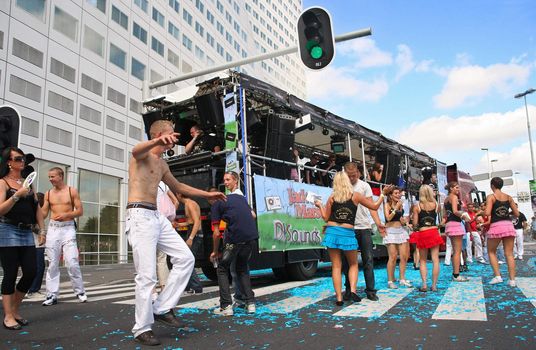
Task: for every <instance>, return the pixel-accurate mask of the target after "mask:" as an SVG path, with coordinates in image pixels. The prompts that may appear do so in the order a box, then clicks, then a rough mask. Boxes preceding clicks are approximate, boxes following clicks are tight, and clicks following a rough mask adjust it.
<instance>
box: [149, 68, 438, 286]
mask: <svg viewBox="0 0 536 350" xmlns="http://www.w3.org/2000/svg"><path fill="white" fill-rule="evenodd" d="M144 107H145V112H144V114H143V121H144V125H145V131H146V133H147V135H149V128H150V125H151V124H152V123H153V122H154V121H155V120H159V119H168V120H171V121H172V122H173V123H174V125H175V131H176V132H178V133H180V136H179V140H178V145H177V146H176V147H175V148H174V149H173V150H171V152H169V153H168V154H166V155H165V158H166V161H167V163H168V165H169V167H170V169H171V172H172V174H173V175H174V176H175V177H176V178H177V179H178V180H179V181H180V182H183V183H186V184H189V185H191V186H194V187H196V188H200V189H208V188H209V187H213V186H215V187H216V188H219V189H220V190H224V188H223V186H222V181H223V180H222V179H223V174H224V172H225V171H235V172H237V173H238V174H239V176H240V179H241V190H242V192H243V194H244V196H245V197H246V199H247V200H248V203H249V204H250V206H251V208H252V209H253V210H254V211H255V213H256V215H257V227H258V230H259V236H260V237H259V240H258V249H257V250H256V251H255V253H254V256H253V257H252V259H251V266H250V268H251V269H252V270H255V269H266V268H270V269H272V270H273V272H274V274H275V275H276V276H277V277H280V278H290V279H297V280H304V279H308V278H311V277H312V276H313V275H314V273H315V272H316V270H317V266H318V263H319V261H329V257H328V254H327V251H326V249H325V248H323V247H322V246H321V245H320V243H321V240H322V229H323V226H324V224H325V223H324V222H323V220H322V219H321V215H320V212H319V210H318V209H317V208H316V207H315V206H314V204H313V202H314V200H315V199H320V200H322V201H323V202H325V201H326V200H327V198H328V197H329V195H330V194H331V189H330V186H331V183H330V181H331V179H332V176H333V175H334V172H335V171H337V170H341V169H342V165H343V164H344V163H346V162H348V161H355V162H358V164H359V166H360V167H362V168H361V173H362V174H365V176H367V175H368V174H369V173H370V168H371V167H372V166H373V165H374V164H376V163H381V165H382V166H383V173H382V177H381V179H375V181H371V184H372V185H373V186H380V185H381V184H384V183H389V184H390V183H393V184H397V185H399V186H400V187H402V188H404V189H405V190H406V192H407V194H408V197H409V198H411V197H412V194H416V193H417V192H418V188H419V186H420V183H421V182H422V174H421V169H423V168H435V167H436V160H434V159H433V158H431V157H429V156H428V155H426V154H425V153H423V152H419V151H416V150H413V149H412V148H410V147H408V146H405V145H402V144H399V143H397V142H395V141H393V140H391V139H389V138H387V137H385V136H383V135H382V134H381V133H380V132H377V131H373V130H370V129H368V128H366V127H364V126H362V125H360V124H358V123H356V122H354V121H352V120H349V119H345V118H342V117H340V116H337V115H335V114H333V113H331V112H330V111H327V110H325V109H322V108H320V107H318V106H315V105H313V104H311V103H308V102H306V101H304V100H302V99H300V98H299V97H297V96H294V95H292V94H289V93H287V92H285V91H283V90H281V89H279V88H277V87H275V86H272V85H269V84H267V83H266V82H264V81H261V80H258V79H256V78H254V77H251V76H248V75H246V74H243V73H239V72H235V71H230V72H228V73H226V74H225V75H224V76H221V77H215V78H213V79H210V80H207V81H205V82H202V83H200V84H197V85H195V86H191V87H188V88H186V89H183V90H179V91H177V92H175V93H173V94H171V95H166V96H160V97H154V98H150V99H148V100H146V101H144ZM352 117H353V119H358V118H359V116H352ZM193 125H198V126H199V127H200V128H201V129H202V130H203V135H204V136H203V139H204V142H203V144H202V145H201V146H203V145H204V146H205V148H203V147H197V150H196V151H195V152H192V153H188V154H185V153H184V146H185V145H187V144H188V143H189V142H190V141H191V139H192V136H191V134H190V130H191V128H192V126H193ZM207 145H211V146H210V148H207V147H206V146H207ZM214 145H218V147H214V148H212V147H213V146H214ZM313 156H315V157H318V158H320V159H324V160H326V162H327V160H328V159H330V161H333V162H334V164H332V166H331V167H328V166H327V165H326V164H327V163H326V162H322V161H320V162H319V163H318V164H316V166H311V163H306V161H307V160H309V159H311V158H313ZM330 156H331V158H330ZM328 168H329V171H327V170H324V169H328ZM307 170H310V171H311V172H312V173H315V174H316V175H317V178H320V179H321V181H319V182H316V183H314V184H308V183H305V181H304V180H303V179H304V173H305V171H307ZM363 180H368V178H367V177H365V178H364V179H363ZM196 200H197V202H198V204H199V205H200V208H201V219H202V230H203V248H202V249H200V251H199V252H198V254H197V256H196V266H197V267H200V268H201V269H202V271H203V272H204V273H205V275H206V276H207V277H208V278H210V279H216V272H215V269H214V267H213V264H212V263H211V262H210V261H209V255H210V253H211V252H212V227H211V220H210V205H209V204H208V203H207V202H206V201H204V200H199V199H196ZM180 214H181V213H180V211H179V217H180ZM374 237H375V242H376V243H378V244H377V245H375V249H374V254H375V256H386V255H387V253H386V249H385V247H383V246H382V245H381V244H380V243H381V237H380V236H379V234H376V235H375V236H374Z"/></svg>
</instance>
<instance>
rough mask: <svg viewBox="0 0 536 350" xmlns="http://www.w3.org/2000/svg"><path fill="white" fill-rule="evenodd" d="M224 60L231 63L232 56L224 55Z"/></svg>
mask: <svg viewBox="0 0 536 350" xmlns="http://www.w3.org/2000/svg"><path fill="white" fill-rule="evenodd" d="M225 60H226V61H227V62H231V61H232V60H233V56H231V55H229V53H228V52H226V53H225Z"/></svg>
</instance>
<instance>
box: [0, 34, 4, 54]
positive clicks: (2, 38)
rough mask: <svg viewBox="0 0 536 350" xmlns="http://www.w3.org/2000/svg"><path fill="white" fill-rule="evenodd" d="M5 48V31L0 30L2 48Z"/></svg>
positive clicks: (0, 45)
mask: <svg viewBox="0 0 536 350" xmlns="http://www.w3.org/2000/svg"><path fill="white" fill-rule="evenodd" d="M3 49H4V32H3V31H1V30H0V50H3Z"/></svg>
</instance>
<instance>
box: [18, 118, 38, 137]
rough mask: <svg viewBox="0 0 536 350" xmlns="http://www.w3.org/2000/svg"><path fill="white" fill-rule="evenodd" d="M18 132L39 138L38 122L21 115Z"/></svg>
mask: <svg viewBox="0 0 536 350" xmlns="http://www.w3.org/2000/svg"><path fill="white" fill-rule="evenodd" d="M20 133H21V134H24V135H28V136H31V137H35V138H39V122H38V121H37V120H33V119H30V118H26V117H21V128H20Z"/></svg>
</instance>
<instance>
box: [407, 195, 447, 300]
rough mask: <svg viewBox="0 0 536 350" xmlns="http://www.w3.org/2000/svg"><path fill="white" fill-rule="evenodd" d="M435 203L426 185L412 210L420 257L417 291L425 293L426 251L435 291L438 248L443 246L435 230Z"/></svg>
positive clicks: (426, 273) (426, 274) (437, 274)
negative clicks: (430, 265) (430, 261)
mask: <svg viewBox="0 0 536 350" xmlns="http://www.w3.org/2000/svg"><path fill="white" fill-rule="evenodd" d="M438 207H439V206H438V205H437V201H436V200H435V196H434V191H433V190H432V188H431V187H430V186H428V185H422V186H421V188H420V189H419V204H418V205H416V206H415V207H414V209H413V227H415V228H418V231H417V232H415V233H414V234H413V235H414V236H415V240H416V242H415V243H416V244H417V249H419V256H420V271H421V279H422V285H421V288H419V290H420V291H421V292H426V291H427V290H428V286H427V283H426V280H427V277H428V269H427V266H426V259H427V258H428V251H430V255H431V256H432V263H433V268H432V291H434V292H435V291H436V290H437V280H438V278H439V246H440V245H441V244H443V239H442V238H441V235H440V234H439V230H438V229H437V208H438Z"/></svg>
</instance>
